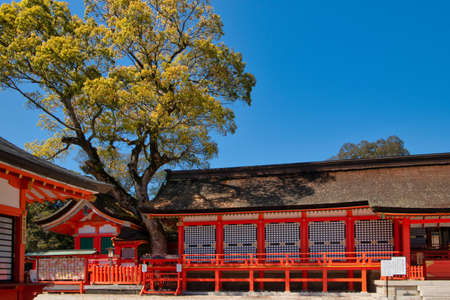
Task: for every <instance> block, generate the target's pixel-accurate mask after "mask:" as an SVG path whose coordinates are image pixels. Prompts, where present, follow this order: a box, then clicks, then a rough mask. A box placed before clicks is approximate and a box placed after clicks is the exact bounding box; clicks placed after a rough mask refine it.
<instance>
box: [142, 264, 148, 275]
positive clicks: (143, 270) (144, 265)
mask: <svg viewBox="0 0 450 300" xmlns="http://www.w3.org/2000/svg"><path fill="white" fill-rule="evenodd" d="M142 272H144V273H145V272H147V264H142Z"/></svg>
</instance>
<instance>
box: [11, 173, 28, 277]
mask: <svg viewBox="0 0 450 300" xmlns="http://www.w3.org/2000/svg"><path fill="white" fill-rule="evenodd" d="M29 188H30V181H28V180H24V179H22V180H21V181H20V186H19V190H20V194H19V202H20V209H21V210H22V214H21V215H20V216H18V217H17V218H16V220H17V224H16V225H15V228H16V234H15V239H16V240H15V241H14V244H15V245H16V249H15V252H16V259H15V261H14V263H16V265H15V267H14V271H15V272H14V273H15V274H16V278H15V279H16V281H17V282H24V281H25V242H26V241H25V236H26V232H27V212H26V193H27V190H28V189H29Z"/></svg>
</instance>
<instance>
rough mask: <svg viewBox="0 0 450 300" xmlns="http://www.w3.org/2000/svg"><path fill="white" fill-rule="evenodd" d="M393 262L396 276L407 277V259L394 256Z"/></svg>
mask: <svg viewBox="0 0 450 300" xmlns="http://www.w3.org/2000/svg"><path fill="white" fill-rule="evenodd" d="M391 261H392V271H393V273H394V275H406V257H404V256H394V257H392V258H391Z"/></svg>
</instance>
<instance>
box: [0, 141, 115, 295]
mask: <svg viewBox="0 0 450 300" xmlns="http://www.w3.org/2000/svg"><path fill="white" fill-rule="evenodd" d="M110 188H111V187H110V186H109V185H108V184H105V183H101V182H98V181H95V180H92V179H90V178H88V177H85V176H80V175H78V174H76V173H74V172H71V171H68V170H66V169H64V168H61V167H59V166H56V165H54V164H51V163H49V162H47V161H45V160H43V159H40V158H38V157H35V156H33V155H31V154H29V153H27V152H25V151H24V150H22V149H20V148H18V147H16V146H15V145H13V144H11V143H9V142H8V141H6V140H5V139H3V138H1V137H0V293H1V298H2V299H6V300H10V299H15V300H17V299H32V298H33V297H34V296H35V295H36V293H37V292H39V291H41V290H42V288H43V286H40V285H37V284H31V283H25V276H24V261H25V238H26V237H25V234H26V204H27V203H33V202H42V201H56V200H64V199H68V198H70V199H78V200H90V199H93V198H94V197H95V196H94V195H95V194H97V193H99V192H107V191H109V190H110Z"/></svg>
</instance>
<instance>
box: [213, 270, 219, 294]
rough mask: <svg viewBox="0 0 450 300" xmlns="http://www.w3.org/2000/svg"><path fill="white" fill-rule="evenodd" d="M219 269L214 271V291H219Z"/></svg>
mask: <svg viewBox="0 0 450 300" xmlns="http://www.w3.org/2000/svg"><path fill="white" fill-rule="evenodd" d="M219 272H220V271H218V270H216V271H214V290H215V291H216V292H218V291H220V273H219Z"/></svg>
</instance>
